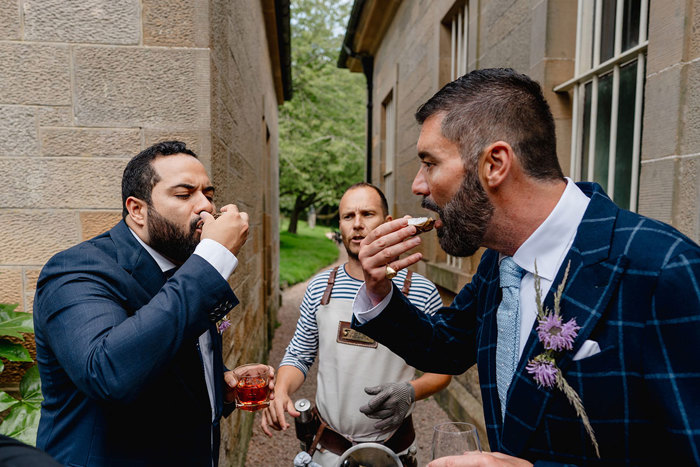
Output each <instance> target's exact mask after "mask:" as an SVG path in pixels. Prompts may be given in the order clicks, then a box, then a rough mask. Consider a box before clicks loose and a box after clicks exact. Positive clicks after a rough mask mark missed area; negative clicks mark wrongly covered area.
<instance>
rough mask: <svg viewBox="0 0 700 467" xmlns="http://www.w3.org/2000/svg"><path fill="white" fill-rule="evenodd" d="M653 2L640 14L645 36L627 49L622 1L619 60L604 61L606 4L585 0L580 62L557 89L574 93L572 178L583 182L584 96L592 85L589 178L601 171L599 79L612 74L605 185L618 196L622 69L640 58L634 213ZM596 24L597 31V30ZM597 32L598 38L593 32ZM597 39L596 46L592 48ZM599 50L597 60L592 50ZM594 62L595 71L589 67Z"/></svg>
mask: <svg viewBox="0 0 700 467" xmlns="http://www.w3.org/2000/svg"><path fill="white" fill-rule="evenodd" d="M648 2H649V0H642V1H641V7H640V14H639V38H638V43H637V45H636V46H634V47H632V48H630V49H628V50H626V51H624V52H623V51H622V30H623V24H622V23H623V13H624V10H623V8H624V0H616V9H615V43H614V52H613V56H612V57H611V58H610V59H608V60H606V61H605V62H603V63H600V41H601V30H602V0H598V1H597V2H595V8H593V4H594V2H593V1H592V0H579V2H578V24H577V29H576V62H575V71H574V77H573V78H572V79H570V80H569V81H567V82H565V83H563V84H561V85H559V86H557V87H555V88H554V91H555V92H568V91H570V90H573V115H572V127H571V177H572V178H573V179H574V180H580V179H581V174H582V170H581V162H582V160H583V154H582V151H583V147H584V144H583V141H582V139H583V128H584V109H585V105H584V98H585V91H584V89H585V86H586V85H587V84H588V83H592V85H591V115H590V124H589V129H590V130H589V131H590V133H589V135H588V136H589V141H588V143H589V144H588V168H587V169H588V170H587V171H586V173H587V174H589V177H590V176H591V175H592V174H593V173H594V167H595V165H594V164H595V141H596V126H597V125H596V124H595V123H596V122H597V110H598V81H599V78H600V77H602V76H604V75H607V74H608V73H610V72H612V80H613V81H612V105H611V107H612V108H611V116H610V146H609V148H610V150H609V155H608V180H607V186H606V187H604V188H605V190H606V192H607V193H608V195H609V196H610V197H613V193H614V192H615V191H614V190H615V155H616V146H617V124H618V111H619V108H618V105H619V94H620V68H621V67H622V66H624V65H626V64H628V63H630V62H632V61H634V60H637V77H636V88H635V92H636V94H635V103H634V135H633V146H632V171H631V181H630V205H629V209H630V210H631V211H636V210H637V197H638V191H639V158H640V149H641V134H642V113H643V110H642V104H643V102H642V100H643V97H644V80H645V72H644V70H645V60H646V51H647V46H648V43H649V41H648V37H647V22H648V19H649V3H648ZM591 22H592V23H593V27H592V28H591V27H590V26H591ZM591 31H592V34H591ZM591 41H593V47H591ZM591 49H592V50H593V57H592V60H591V57H590V54H589V53H590V51H591ZM588 63H590V64H591V65H590V67H587V64H588Z"/></svg>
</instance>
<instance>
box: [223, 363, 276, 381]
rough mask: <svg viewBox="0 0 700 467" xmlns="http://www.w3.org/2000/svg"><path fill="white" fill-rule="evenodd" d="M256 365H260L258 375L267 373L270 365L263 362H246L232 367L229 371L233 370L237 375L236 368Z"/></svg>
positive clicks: (266, 374)
mask: <svg viewBox="0 0 700 467" xmlns="http://www.w3.org/2000/svg"><path fill="white" fill-rule="evenodd" d="M256 366H260V371H259V373H260V375H265V376H266V377H267V376H268V375H269V372H270V365H266V364H265V363H246V364H244V365H239V366H237V367H236V368H234V369H233V370H231V371H233V372H234V374H236V375H238V370H242V369H248V368H253V367H256ZM266 379H267V378H266Z"/></svg>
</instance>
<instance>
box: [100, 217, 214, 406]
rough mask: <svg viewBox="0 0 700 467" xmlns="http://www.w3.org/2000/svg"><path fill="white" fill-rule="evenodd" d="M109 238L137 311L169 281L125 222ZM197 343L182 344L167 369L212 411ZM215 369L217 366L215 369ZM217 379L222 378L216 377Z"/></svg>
mask: <svg viewBox="0 0 700 467" xmlns="http://www.w3.org/2000/svg"><path fill="white" fill-rule="evenodd" d="M110 236H111V238H112V240H113V241H114V243H115V246H116V251H117V262H118V263H119V265H120V266H121V267H122V268H124V270H125V271H126V272H127V273H129V274H130V275H131V277H132V278H133V279H134V281H135V283H136V284H131V288H130V290H131V292H132V296H133V295H136V298H135V299H133V300H132V302H131V303H130V306H131V307H132V309H138V308H140V307H142V306H143V305H145V304H146V303H148V302H149V301H150V300H151V299H152V298H153V297H154V296H155V295H156V294H157V293H158V292H159V291H160V289H161V288H162V287H163V284H165V281H166V277H165V274H164V273H163V271H162V270H161V269H160V267H159V266H158V263H157V262H156V261H155V260H154V259H153V257H152V256H151V255H150V254H149V253H148V252H147V251H146V250H145V249H144V248H143V247H142V246H141V244H140V243H139V242H138V240H136V238H134V235H133V234H132V233H131V231H130V230H129V227H128V226H127V225H126V223H125V222H124V221H123V220H122V221H121V222H119V223H118V224H117V225H116V226H114V228H113V229H112V230H111V231H110ZM218 337H219V336H218V333H216V331H214V333H213V334H212V340H213V342H214V361H215V363H214V364H215V365H216V356H217V355H219V360H220V359H221V357H220V354H221V339H220V338H219V339H218V345H219V349H218V354H217V350H216V343H217V338H218ZM197 342H198V339H197V338H195V339H193V340H192V339H191V340H187V341H183V344H182V346H181V347H180V349H179V350H178V352H177V353H176V354H175V356H174V357H173V360H172V361H171V362H170V364H169V365H168V370H167V371H171V372H172V375H173V377H174V378H176V379H178V380H180V381H181V383H182V387H183V388H186V390H188V391H189V392H190V393H192V399H193V400H195V401H198V403H202V404H204V403H205V404H206V407H207V410H208V409H209V394H208V392H207V388H206V381H205V378H204V366H203V364H202V358H201V355H200V353H199V350H198V348H197ZM215 368H216V366H215ZM214 374H215V375H216V374H220V373H216V370H215V373H214Z"/></svg>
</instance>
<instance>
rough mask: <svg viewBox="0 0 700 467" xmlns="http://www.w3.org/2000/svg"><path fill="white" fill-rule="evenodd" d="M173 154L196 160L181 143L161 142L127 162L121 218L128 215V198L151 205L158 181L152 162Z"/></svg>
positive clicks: (123, 183) (123, 181) (123, 182)
mask: <svg viewBox="0 0 700 467" xmlns="http://www.w3.org/2000/svg"><path fill="white" fill-rule="evenodd" d="M173 154H187V155H189V156H192V157H194V158H197V154H195V153H194V152H193V151H191V150H190V149H188V148H187V146H186V145H185V143H183V142H182V141H162V142H160V143H156V144H154V145H153V146H151V147H149V148H147V149H144V150H143V151H141V152H140V153H138V154H137V155H136V156H134V158H133V159H131V160H130V161H129V163H128V164H127V165H126V168H125V169H124V175H123V176H122V218H125V217H126V216H127V215H128V214H129V212H128V211H127V209H126V199H127V198H128V197H129V196H133V197H134V198H138V199H141V200H143V201H145V202H146V203H148V204H149V205H150V204H151V192H152V191H153V187H154V186H155V185H156V183H158V182H159V181H160V179H159V178H158V174H157V173H156V171H155V170H154V169H153V165H152V162H153V160H154V159H155V158H156V157H161V156H170V155H173Z"/></svg>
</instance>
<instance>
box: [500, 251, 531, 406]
mask: <svg viewBox="0 0 700 467" xmlns="http://www.w3.org/2000/svg"><path fill="white" fill-rule="evenodd" d="M524 274H525V271H524V270H523V269H522V268H521V267H520V266H518V265H517V264H515V261H513V258H511V257H510V256H507V257H505V258H503V259H502V260H501V264H500V279H501V289H502V291H503V299H502V300H501V304H500V305H499V306H498V312H497V313H496V322H497V324H498V341H497V342H496V384H497V386H498V398H499V399H500V400H501V416H502V417H504V418H505V414H506V396H507V395H508V387H509V386H510V382H511V380H512V379H513V374H514V373H515V369H516V368H517V366H518V361H519V360H520V281H521V280H522V278H523V275H524Z"/></svg>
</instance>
